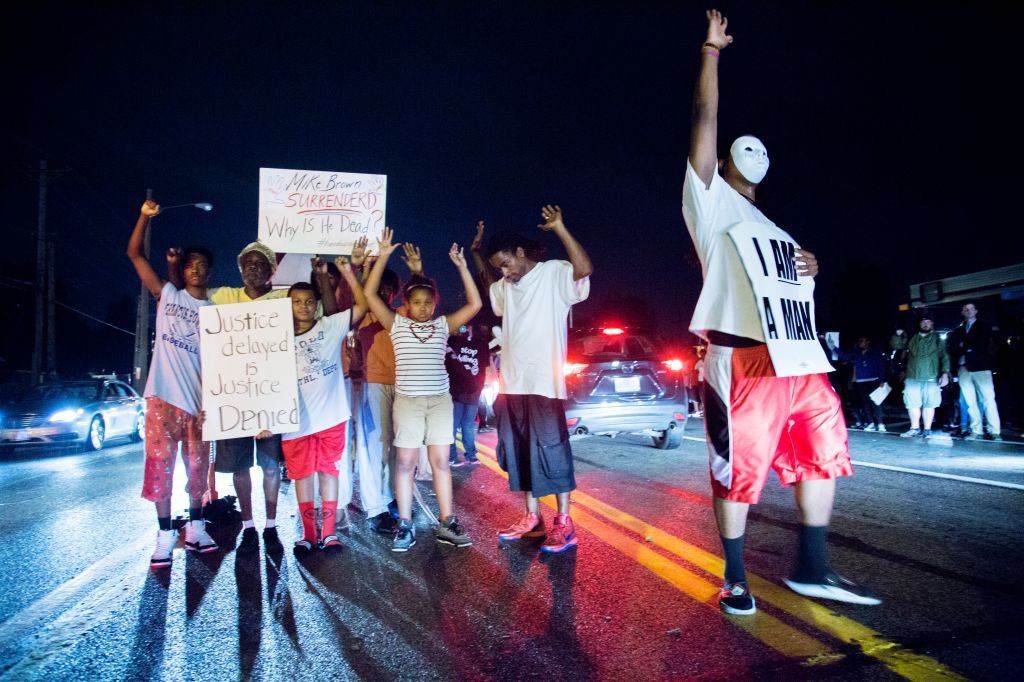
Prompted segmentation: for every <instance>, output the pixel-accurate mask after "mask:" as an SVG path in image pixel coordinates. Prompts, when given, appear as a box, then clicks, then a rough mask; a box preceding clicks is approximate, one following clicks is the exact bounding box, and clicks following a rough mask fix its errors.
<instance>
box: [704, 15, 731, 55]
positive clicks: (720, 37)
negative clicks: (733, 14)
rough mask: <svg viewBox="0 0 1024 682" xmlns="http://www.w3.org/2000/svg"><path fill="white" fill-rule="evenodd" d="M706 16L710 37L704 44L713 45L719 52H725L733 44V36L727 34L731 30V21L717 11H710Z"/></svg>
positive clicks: (708, 36)
mask: <svg viewBox="0 0 1024 682" xmlns="http://www.w3.org/2000/svg"><path fill="white" fill-rule="evenodd" d="M705 14H706V15H707V17H708V35H707V38H705V39H704V42H706V43H711V44H712V45H714V46H715V47H717V48H718V49H719V50H724V49H725V48H726V47H727V46H729V45H731V44H732V36H731V35H728V34H726V32H725V31H726V29H727V28H729V20H728V19H726V18H725V17H723V16H722V13H721V12H719V11H718V10H717V9H709V10H708V11H707V12H705Z"/></svg>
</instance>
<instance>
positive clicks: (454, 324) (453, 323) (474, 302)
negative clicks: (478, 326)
mask: <svg viewBox="0 0 1024 682" xmlns="http://www.w3.org/2000/svg"><path fill="white" fill-rule="evenodd" d="M448 257H449V258H451V259H452V262H453V263H455V267H457V268H458V269H459V277H460V278H461V279H462V286H463V287H465V289H466V305H464V306H462V307H461V308H459V309H458V310H456V311H455V312H454V313H452V314H451V315H449V316H448V317H447V318H446V319H447V320H448V333H449V334H454V333H455V331H456V330H458V328H459V327H461V326H462V325H464V324H467V323H468V322H469V321H470V320H472V319H473V316H474V315H476V314H477V313H478V312H480V308H482V307H483V301H481V300H480V291H479V289H477V288H476V282H474V281H473V273H471V272H470V271H469V266H468V265H466V256H465V254H463V253H462V249H460V248H459V245H458V244H452V248H451V249H450V250H449V251H448Z"/></svg>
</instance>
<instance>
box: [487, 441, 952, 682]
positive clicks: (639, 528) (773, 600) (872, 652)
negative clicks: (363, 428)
mask: <svg viewBox="0 0 1024 682" xmlns="http://www.w3.org/2000/svg"><path fill="white" fill-rule="evenodd" d="M477 449H478V450H481V451H483V452H486V453H487V454H488V455H490V457H488V458H486V459H485V460H484V461H485V463H486V464H487V466H488V467H490V468H491V469H493V470H495V471H497V472H498V473H500V474H501V475H503V476H505V473H504V472H503V471H501V469H500V468H499V467H498V464H497V462H496V461H495V460H493V459H491V457H495V453H494V450H493V449H491V448H490V447H488V446H486V445H482V444H480V443H477ZM506 477H507V476H506ZM572 497H573V502H574V504H576V505H579V506H583V507H586V508H587V509H589V510H590V511H592V512H594V513H595V514H597V515H599V516H603V517H604V518H606V519H608V520H609V521H613V522H614V523H617V524H618V525H620V526H622V527H623V528H626V529H627V530H630V531H632V532H634V533H636V534H637V535H639V536H640V537H643V538H645V539H646V538H650V539H651V544H653V545H656V546H658V547H661V548H662V549H664V550H666V551H667V552H670V553H671V554H674V555H676V556H678V557H679V558H681V559H683V560H684V561H686V562H688V563H690V564H692V565H694V566H697V567H698V568H700V569H701V570H703V571H706V572H707V573H710V574H711V575H714V576H717V577H719V578H720V577H722V575H723V572H724V570H725V562H724V561H723V560H722V559H721V558H720V557H718V556H716V555H714V554H712V553H710V552H707V551H705V550H703V549H701V548H700V547H697V546H695V545H692V544H690V543H688V542H686V541H685V540H682V539H681V538H678V537H676V536H674V535H672V534H670V533H666V532H665V531H663V530H661V529H659V528H657V527H656V526H652V525H650V524H648V523H646V522H644V521H642V520H641V519H638V518H636V517H635V516H632V515H630V514H627V513H626V512H623V511H621V510H619V509H616V508H615V507H612V506H611V505H608V504H606V503H604V502H602V501H601V500H598V499H596V498H594V497H591V496H590V495H587V494H586V493H583V492H580V491H579V490H575V491H573V494H572ZM576 516H577V514H576V513H574V514H573V518H574V519H575V518H576ZM581 525H583V524H581ZM584 527H585V528H587V526H585V525H584ZM588 530H590V529H589V528H588ZM615 532H618V531H615ZM599 537H600V535H599ZM602 539H604V538H603V537H602ZM609 544H612V543H609ZM638 544H639V543H638ZM655 554H656V555H657V556H661V555H658V554H657V553H655ZM670 563H671V562H670ZM672 565H673V566H674V565H675V564H672ZM652 570H653V569H652ZM747 579H748V582H749V583H750V587H751V590H752V591H753V592H754V594H755V595H757V597H758V599H759V600H761V601H762V602H768V603H770V604H771V605H773V606H774V607H776V608H778V609H781V610H783V611H785V612H786V613H789V614H790V615H792V616H794V617H796V618H799V619H800V620H802V621H804V622H805V623H807V624H808V625H811V626H813V627H814V628H816V629H818V630H820V631H822V632H826V633H828V634H830V635H832V636H834V637H836V638H837V639H838V640H839V641H841V642H844V643H846V644H853V645H856V646H858V647H859V648H860V649H861V650H862V651H863V652H864V653H865V654H866V655H868V656H871V657H873V658H876V659H878V660H879V661H881V662H882V663H883V664H885V666H886V667H887V668H889V669H890V670H892V671H893V672H894V673H896V674H897V675H900V676H901V677H905V678H907V679H908V680H936V679H942V680H964V679H967V678H964V677H962V676H960V675H959V674H957V673H956V672H954V671H952V670H950V669H949V668H947V667H946V666H944V665H943V664H942V663H940V662H938V661H936V660H935V659H933V658H930V657H928V656H924V655H922V654H918V653H916V652H914V651H911V650H909V649H907V648H905V647H902V646H900V645H898V644H896V643H894V642H892V641H889V640H888V639H886V638H885V637H884V636H883V635H882V634H880V633H878V632H875V631H874V630H872V629H870V628H868V627H866V626H864V625H862V624H860V623H858V622H857V621H855V620H852V619H850V618H846V617H844V616H840V615H838V614H836V613H833V612H832V611H830V610H829V609H828V608H827V607H825V606H822V605H821V604H818V603H817V602H813V601H811V600H809V599H806V598H804V597H801V596H800V595H798V594H796V593H794V592H790V591H789V590H788V589H784V588H782V587H779V586H777V585H775V584H774V583H772V582H769V581H768V580H765V579H764V578H761V577H759V576H756V575H754V574H751V573H748V574H747ZM709 584H710V583H709ZM715 592H716V593H717V588H716V589H715ZM760 615H761V612H760V611H758V616H760ZM730 622H734V623H736V624H737V625H740V626H741V627H742V623H741V622H740V619H730ZM780 622H781V621H780ZM787 627H788V626H787ZM752 634H754V635H755V636H756V637H758V638H759V639H760V634H759V633H753V632H752ZM762 641H764V640H762ZM766 643H767V642H766ZM769 646H772V645H771V644H769ZM773 648H775V647H773Z"/></svg>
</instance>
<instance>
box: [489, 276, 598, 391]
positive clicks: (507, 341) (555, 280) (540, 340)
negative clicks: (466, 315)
mask: <svg viewBox="0 0 1024 682" xmlns="http://www.w3.org/2000/svg"><path fill="white" fill-rule="evenodd" d="M589 295H590V278H589V277H584V278H583V279H580V280H574V279H573V277H572V263H570V262H569V261H564V260H549V261H542V262H540V263H537V265H535V266H534V268H533V270H530V271H529V272H528V273H526V275H524V276H523V278H522V279H520V280H519V281H518V282H516V283H515V284H512V283H511V282H509V281H508V280H506V279H504V278H502V279H500V280H498V281H497V282H495V283H494V284H492V285H491V309H492V310H494V314H495V315H498V316H499V317H501V318H502V321H501V375H500V381H501V393H505V394H512V395H542V396H544V397H547V398H560V399H562V400H564V399H565V397H566V392H565V353H566V350H567V349H568V340H567V333H568V320H567V318H568V315H569V308H571V307H572V306H573V305H574V304H576V303H580V302H581V301H585V300H587V296H589Z"/></svg>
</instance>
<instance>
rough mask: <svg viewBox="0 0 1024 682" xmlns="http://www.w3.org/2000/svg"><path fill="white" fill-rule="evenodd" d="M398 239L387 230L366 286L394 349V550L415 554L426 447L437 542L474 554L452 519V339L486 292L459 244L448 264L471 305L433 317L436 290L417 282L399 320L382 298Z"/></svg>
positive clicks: (409, 289) (412, 284) (409, 287)
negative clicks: (419, 473)
mask: <svg viewBox="0 0 1024 682" xmlns="http://www.w3.org/2000/svg"><path fill="white" fill-rule="evenodd" d="M391 237H392V232H391V230H390V229H389V228H384V235H383V237H382V238H381V240H380V241H379V242H378V252H379V254H380V256H379V257H378V259H377V262H376V263H374V266H373V270H372V271H371V272H370V276H369V278H368V279H367V280H366V284H365V286H364V289H363V291H364V293H365V294H366V299H367V302H368V303H369V306H370V310H371V311H372V312H373V314H374V315H375V316H376V317H377V319H378V320H379V321H380V323H381V325H383V327H384V329H385V330H388V331H389V332H390V334H391V343H392V344H393V346H394V349H395V405H394V415H393V418H394V429H395V448H396V449H397V457H396V466H395V469H396V471H395V497H396V498H397V502H398V514H399V520H398V528H397V532H396V534H395V538H394V541H393V542H392V545H391V550H392V551H394V552H405V551H408V550H409V548H411V547H412V546H413V545H415V544H416V533H415V530H414V528H413V525H412V487H413V485H414V483H413V473H414V471H415V468H416V464H417V462H418V461H419V454H420V447H421V446H423V445H426V446H427V454H428V456H429V458H430V466H431V468H432V469H433V476H434V492H435V493H436V494H437V506H438V512H439V514H438V516H439V519H440V524H439V525H438V527H437V529H436V537H437V541H438V542H442V543H445V544H450V545H455V546H456V547H468V546H469V545H471V544H473V541H472V540H470V538H469V536H468V535H467V534H466V532H465V531H464V530H463V529H462V526H461V525H460V524H459V522H458V520H457V519H456V517H455V516H454V515H453V514H452V477H451V470H450V469H449V467H448V448H449V446H450V445H451V444H452V442H453V441H454V437H453V436H452V414H453V412H452V397H451V395H450V394H449V393H448V388H449V387H448V372H447V371H446V370H445V366H444V356H445V347H446V345H447V344H446V342H447V340H448V336H449V335H450V334H451V333H452V332H454V331H455V330H456V329H458V328H459V327H461V326H462V325H464V324H466V323H468V322H469V321H470V320H471V319H473V316H474V315H476V314H477V313H478V312H479V311H480V307H481V305H482V302H481V300H480V292H479V291H478V290H477V288H476V285H475V284H474V283H473V275H472V274H471V273H470V271H469V268H468V266H467V265H466V257H465V255H464V254H463V252H462V249H460V248H459V246H458V244H452V247H451V249H450V250H449V251H448V257H449V258H451V260H452V263H454V264H455V267H456V268H458V271H459V277H460V278H461V279H462V286H463V287H464V288H465V291H466V305H464V306H462V307H461V308H459V309H458V310H456V311H455V312H454V313H452V314H450V315H446V316H445V315H443V316H441V317H437V318H435V317H434V307H435V305H436V303H437V290H436V288H435V287H434V284H433V283H432V282H431V281H430V280H428V279H426V278H413V279H412V280H410V281H409V283H408V284H406V286H405V290H404V292H403V293H404V298H405V303H406V305H407V306H408V311H409V312H408V314H409V316H408V317H406V316H404V315H401V314H397V313H395V312H394V311H392V310H391V308H389V307H388V306H387V304H386V303H384V301H383V300H382V299H381V297H380V296H379V295H378V288H379V287H380V281H381V277H383V275H384V270H385V269H386V268H387V262H388V259H389V258H390V257H391V254H392V253H393V252H394V251H395V249H397V248H398V246H399V245H398V244H392V243H391Z"/></svg>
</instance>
